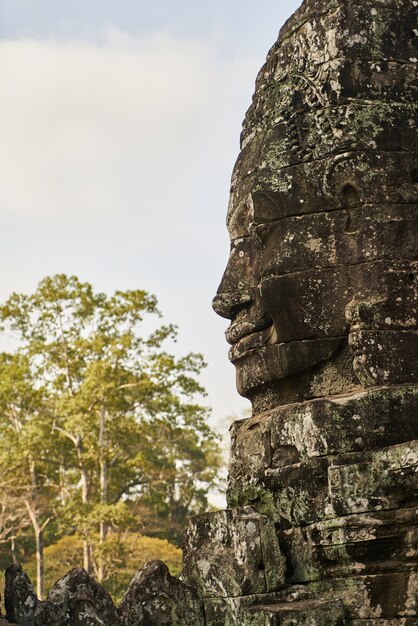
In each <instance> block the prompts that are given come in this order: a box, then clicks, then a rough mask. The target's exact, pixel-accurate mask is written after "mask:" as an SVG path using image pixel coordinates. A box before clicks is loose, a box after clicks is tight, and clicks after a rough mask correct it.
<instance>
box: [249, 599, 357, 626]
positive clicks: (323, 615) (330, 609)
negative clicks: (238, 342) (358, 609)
mask: <svg viewBox="0 0 418 626" xmlns="http://www.w3.org/2000/svg"><path fill="white" fill-rule="evenodd" d="M248 613H249V614H250V615H248ZM246 614H247V616H246V617H245V615H246ZM251 614H252V615H251ZM243 617H244V619H251V618H254V617H256V618H258V619H259V620H260V621H259V624H260V626H261V625H263V626H264V625H265V626H292V625H295V624H296V625H297V624H310V625H311V626H344V624H345V619H344V607H343V605H342V603H341V602H340V601H339V600H336V601H327V600H301V601H299V602H286V604H264V605H263V604H261V605H258V606H253V607H250V608H248V609H246V611H244V614H243Z"/></svg>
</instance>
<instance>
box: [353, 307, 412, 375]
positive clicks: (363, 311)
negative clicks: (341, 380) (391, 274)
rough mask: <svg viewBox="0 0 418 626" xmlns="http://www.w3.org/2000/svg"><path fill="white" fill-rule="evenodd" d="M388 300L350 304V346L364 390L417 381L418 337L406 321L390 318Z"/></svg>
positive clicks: (355, 369) (355, 370) (355, 367)
mask: <svg viewBox="0 0 418 626" xmlns="http://www.w3.org/2000/svg"><path fill="white" fill-rule="evenodd" d="M388 305H390V302H388V300H387V299H381V300H379V299H370V300H366V301H362V302H359V301H355V300H352V301H351V302H349V304H348V305H347V307H346V309H345V314H346V319H347V322H348V324H349V328H350V331H349V336H348V344H349V346H350V348H351V350H352V352H353V370H354V373H355V374H356V376H357V378H358V380H359V382H360V383H361V384H362V385H363V386H364V387H374V386H376V385H399V384H405V383H416V382H418V362H417V358H416V355H417V354H418V334H417V332H416V330H414V329H412V328H411V327H410V326H408V323H407V320H404V321H403V323H402V321H401V320H394V319H392V318H391V317H390V316H388V310H387V307H388Z"/></svg>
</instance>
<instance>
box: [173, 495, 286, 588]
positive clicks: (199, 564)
mask: <svg viewBox="0 0 418 626" xmlns="http://www.w3.org/2000/svg"><path fill="white" fill-rule="evenodd" d="M183 576H184V577H185V578H186V579H187V580H188V581H189V582H190V583H191V584H192V585H193V586H194V587H196V588H197V589H199V590H200V592H201V593H202V595H204V596H224V597H231V596H232V597H234V596H241V595H245V594H257V593H267V592H268V591H274V590H276V589H280V588H281V587H283V586H284V584H285V563H284V557H283V555H282V553H281V551H280V546H279V543H278V539H277V534H276V531H275V528H274V525H273V523H272V522H271V520H270V519H269V518H267V517H266V516H263V515H259V514H258V513H256V512H255V511H254V510H253V509H252V508H251V507H245V508H241V509H228V510H226V511H217V512H215V513H207V514H206V515H198V516H197V517H193V518H191V520H190V522H189V528H188V530H187V535H186V542H185V545H184V572H183Z"/></svg>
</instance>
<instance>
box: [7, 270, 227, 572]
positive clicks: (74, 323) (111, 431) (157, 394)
mask: <svg viewBox="0 0 418 626" xmlns="http://www.w3.org/2000/svg"><path fill="white" fill-rule="evenodd" d="M159 315H160V314H159V311H158V308H157V301H156V298H155V297H154V296H152V295H149V294H148V293H146V292H144V291H141V290H134V291H124V292H122V291H117V292H116V293H115V294H114V295H112V296H107V295H106V294H103V293H95V292H94V291H93V288H92V286H91V285H90V284H89V283H82V282H80V281H79V280H78V279H77V278H76V277H75V276H71V277H68V276H66V275H63V274H61V275H56V276H53V277H49V278H45V279H44V280H43V281H42V282H41V283H40V284H39V286H38V289H37V290H36V291H35V293H33V294H31V295H24V294H13V295H12V296H11V297H10V298H9V300H8V301H7V302H6V303H5V304H4V305H3V306H1V307H0V319H1V320H2V323H3V329H5V330H6V329H7V330H8V332H10V331H12V332H14V333H15V334H16V338H17V339H18V342H19V343H18V345H19V348H18V350H17V352H16V354H15V355H12V356H10V355H4V357H3V358H4V359H5V360H6V361H7V359H9V360H11V363H12V366H11V367H12V369H13V368H16V367H17V364H18V362H19V363H24V364H25V368H26V369H25V376H26V378H25V380H27V379H29V384H28V385H27V387H25V388H24V392H25V393H24V394H23V395H24V396H25V398H26V400H25V401H26V402H27V405H28V406H27V407H25V411H22V415H23V413H24V414H25V418H24V419H25V424H27V425H26V426H25V428H26V430H27V432H28V433H30V436H29V438H28V437H26V436H25V437H23V438H22V437H21V436H19V441H20V443H19V445H20V446H23V447H21V451H20V454H24V455H25V458H26V459H27V460H28V463H29V466H28V467H29V470H30V471H29V474H28V473H27V474H26V482H28V475H30V472H32V473H33V471H34V472H35V473H34V474H33V481H32V483H31V484H32V491H31V494H32V495H31V498H30V499H29V503H32V504H33V507H32V508H33V510H34V511H35V513H36V515H38V517H39V514H38V512H39V511H40V510H41V509H40V508H39V507H40V506H41V503H42V502H43V500H42V497H43V494H47V502H48V507H49V508H48V507H47V508H48V512H47V511H46V509H45V511H44V512H43V513H42V516H41V517H42V520H43V521H42V524H45V523H47V522H46V520H47V519H48V513H49V515H50V514H51V511H52V512H53V514H54V515H58V516H59V519H60V525H61V532H62V534H65V533H68V532H73V531H74V532H76V533H77V534H78V535H79V536H80V537H82V539H83V561H84V567H85V568H86V569H87V571H89V572H91V571H93V570H94V572H95V574H96V575H97V577H98V579H99V580H103V579H104V578H105V577H106V559H105V552H106V543H107V539H108V534H109V530H111V529H118V528H122V527H128V526H129V525H130V524H132V522H133V519H132V513H133V512H135V505H136V504H137V503H138V502H141V503H142V505H143V507H147V508H148V510H149V509H150V508H151V509H154V511H156V512H157V514H158V515H159V516H160V517H161V515H163V516H164V515H165V516H166V517H170V516H171V518H172V520H171V521H172V523H173V524H174V523H175V520H176V517H177V518H182V519H183V518H184V514H185V512H186V513H187V512H189V511H193V512H199V511H200V510H202V508H204V506H205V504H206V494H207V491H208V488H209V487H210V486H211V485H212V484H213V483H214V481H215V479H216V472H217V468H218V465H219V463H220V455H219V449H218V444H217V440H216V436H215V434H214V433H213V432H212V430H211V429H210V428H209V426H208V423H207V418H208V410H207V409H206V408H205V407H203V406H202V405H201V404H200V401H201V398H202V396H203V395H204V390H203V389H202V387H201V386H200V384H199V383H198V381H197V377H198V375H199V373H200V371H201V369H202V367H203V366H204V362H203V359H202V357H201V355H199V354H189V355H187V356H185V357H182V358H176V357H174V356H173V355H172V354H169V353H168V352H167V351H166V350H165V345H166V344H167V343H169V342H170V341H173V340H175V339H176V329H175V328H174V327H173V326H172V325H160V326H156V327H154V328H153V329H152V330H150V331H149V332H148V334H147V335H146V336H145V333H144V327H145V326H146V325H147V327H150V321H149V318H150V317H151V318H152V317H154V319H155V317H158V316H159ZM154 326H155V324H154ZM13 359H14V360H13ZM22 393H23V392H22ZM25 394H26V395H25ZM31 394H32V395H31ZM6 396H7V394H5V397H6ZM6 413H7V412H6V411H5V412H3V415H2V416H1V420H0V421H1V423H2V424H3V425H4V428H6V430H7V429H8V430H9V431H10V420H9V422H8V421H7V420H8V418H7V415H6ZM34 438H35V439H36V446H37V449H38V450H39V451H40V452H41V454H37V455H36V459H35V458H34V456H33V454H32V456H31V452H30V451H31V449H32V452H33V441H34ZM16 445H17V444H16ZM22 451H23V452H22ZM44 455H46V456H44ZM31 463H32V465H31ZM26 472H27V470H26ZM39 476H42V481H43V482H42V489H41V487H40V483H39ZM21 478H22V484H23V482H24V477H23V476H22V477H21ZM28 514H29V515H31V513H30V512H29V508H28ZM32 517H33V515H32ZM31 519H32V518H31ZM32 524H33V525H34V529H36V524H35V521H34V520H33V521H32ZM42 524H41V525H39V524H38V526H39V529H40V528H42ZM35 534H36V533H35ZM97 537H98V539H97ZM40 549H41V548H40ZM38 575H39V576H40V577H42V572H41V570H39V571H38Z"/></svg>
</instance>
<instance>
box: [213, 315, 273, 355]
mask: <svg viewBox="0 0 418 626" xmlns="http://www.w3.org/2000/svg"><path fill="white" fill-rule="evenodd" d="M273 329H274V327H273V324H272V323H271V321H270V320H268V321H266V320H263V321H258V322H249V321H246V322H240V323H238V324H231V326H230V328H228V330H227V331H226V333H225V336H226V339H227V341H228V342H229V343H232V344H233V345H232V346H231V348H230V349H229V353H228V356H229V360H230V361H232V362H234V361H237V360H238V359H240V358H241V357H242V356H244V354H245V353H246V352H248V351H250V350H255V349H257V348H262V347H263V346H264V345H266V344H267V343H269V339H270V337H271V335H272V332H273Z"/></svg>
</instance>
